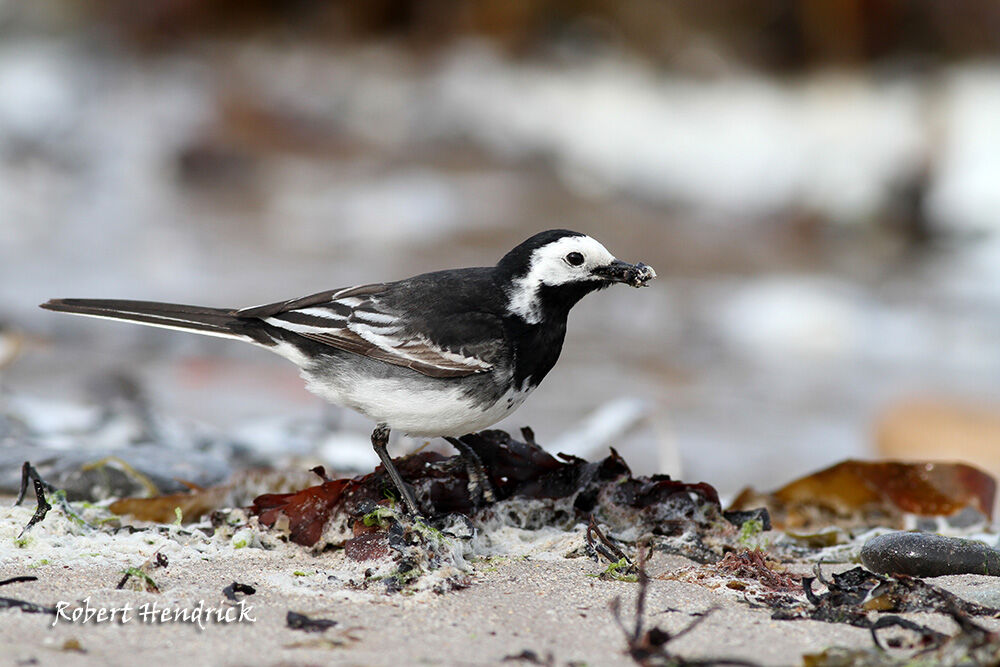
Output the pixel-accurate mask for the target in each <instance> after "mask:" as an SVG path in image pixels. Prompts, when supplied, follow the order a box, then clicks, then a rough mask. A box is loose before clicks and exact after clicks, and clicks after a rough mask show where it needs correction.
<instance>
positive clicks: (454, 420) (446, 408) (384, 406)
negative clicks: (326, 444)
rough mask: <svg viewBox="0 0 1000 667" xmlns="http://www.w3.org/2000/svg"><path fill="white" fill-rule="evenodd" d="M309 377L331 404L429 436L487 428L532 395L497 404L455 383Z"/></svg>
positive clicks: (512, 393)
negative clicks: (473, 396)
mask: <svg viewBox="0 0 1000 667" xmlns="http://www.w3.org/2000/svg"><path fill="white" fill-rule="evenodd" d="M306 380H307V383H306V386H307V387H308V389H309V391H311V392H313V393H314V394H317V395H319V396H321V397H323V398H325V399H326V400H328V401H330V402H331V403H336V404H338V405H343V406H346V407H349V408H352V409H354V410H357V411H358V412H360V413H361V414H363V415H365V416H367V417H369V418H370V419H372V421H375V422H377V423H383V424H386V425H387V426H388V427H389V428H390V429H392V430H394V431H395V430H398V431H402V432H403V433H406V434H408V435H414V436H427V437H432V436H443V435H447V436H461V435H465V434H467V433H475V432H476V431H481V430H483V429H484V428H488V427H490V426H492V425H493V424H496V423H497V422H498V421H500V420H501V419H503V418H504V417H506V416H507V415H509V414H511V413H512V412H514V411H515V410H517V408H519V407H520V406H521V403H523V402H524V399H525V398H527V396H528V394H529V393H531V392H530V390H528V391H523V392H522V391H513V390H511V391H508V392H507V393H506V394H505V395H503V396H502V397H501V398H500V400H498V401H496V402H495V403H494V404H493V405H482V404H477V403H475V402H473V401H471V400H469V398H468V396H466V394H465V392H463V391H462V389H461V388H459V387H454V386H452V387H444V388H441V389H438V388H419V387H417V386H415V385H414V383H413V382H410V381H402V380H397V379H384V378H383V379H372V378H355V379H354V381H353V382H338V383H337V385H338V386H333V385H331V384H330V383H324V382H314V381H313V380H312V379H311V378H309V377H308V376H307V377H306Z"/></svg>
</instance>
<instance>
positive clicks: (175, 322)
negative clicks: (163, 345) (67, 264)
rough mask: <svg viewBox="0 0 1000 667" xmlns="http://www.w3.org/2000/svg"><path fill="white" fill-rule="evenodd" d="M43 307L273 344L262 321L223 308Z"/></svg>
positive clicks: (103, 302)
mask: <svg viewBox="0 0 1000 667" xmlns="http://www.w3.org/2000/svg"><path fill="white" fill-rule="evenodd" d="M41 307H42V308H45V309H46V310H55V311H58V312H62V313H72V314H74V315H87V316H89V317H102V318H107V319H112V320H126V321H128V322H136V323H137V324H146V325H149V326H154V327H163V328H166V329H179V330H181V331H192V332H194V333H200V334H205V335H208V336H220V337H222V338H234V339H236V340H244V341H247V342H250V343H258V344H262V345H273V344H274V341H273V340H272V339H271V338H270V336H268V335H267V334H266V333H265V327H264V325H263V324H262V323H261V322H260V321H259V320H254V319H249V318H248V319H244V318H240V317H237V316H236V315H234V314H233V311H232V310H226V309H224V308H205V307H204V306H184V305H180V304H176V303H159V302H156V301H123V300H120V299H52V300H51V301H47V302H46V303H43V304H41Z"/></svg>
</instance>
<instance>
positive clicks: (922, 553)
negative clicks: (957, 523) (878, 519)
mask: <svg viewBox="0 0 1000 667" xmlns="http://www.w3.org/2000/svg"><path fill="white" fill-rule="evenodd" d="M861 563H862V564H863V565H864V566H865V567H867V568H868V569H869V570H871V571H872V572H878V573H881V574H908V575H911V576H914V577H940V576H944V575H947V574H985V575H989V576H993V577H996V576H1000V551H997V550H996V549H993V548H991V547H989V546H988V545H986V544H983V543H982V542H977V541H975V540H966V539H962V538H958V537H944V536H942V535H935V534H933V533H910V532H899V533H887V534H885V535H879V536H878V537H873V538H872V539H870V540H868V541H867V542H865V545H864V546H863V547H861Z"/></svg>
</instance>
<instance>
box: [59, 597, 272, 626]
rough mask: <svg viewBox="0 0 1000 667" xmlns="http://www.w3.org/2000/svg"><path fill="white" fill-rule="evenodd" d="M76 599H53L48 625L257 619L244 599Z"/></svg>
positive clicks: (242, 620)
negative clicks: (111, 603) (176, 603)
mask: <svg viewBox="0 0 1000 667" xmlns="http://www.w3.org/2000/svg"><path fill="white" fill-rule="evenodd" d="M80 602H82V603H83V605H82V606H77V607H73V608H72V609H71V608H70V606H71V605H72V604H73V603H71V602H57V603H56V616H55V618H54V619H53V620H52V627H55V626H56V625H57V624H59V623H60V622H66V623H76V624H81V625H82V624H85V623H94V624H99V623H132V622H133V621H138V622H139V623H147V624H159V623H191V624H192V625H197V626H198V628H199V629H200V630H204V629H205V626H206V625H208V624H229V623H256V622H257V619H256V618H255V617H254V616H253V615H252V612H253V605H248V604H246V602H245V601H244V600H240V601H239V602H235V603H233V604H231V605H226V606H218V607H212V606H207V605H206V604H205V601H204V600H199V601H198V604H196V605H194V606H193V607H169V606H166V605H161V604H159V603H157V602H143V603H142V604H139V605H136V606H134V607H133V606H132V604H131V603H129V602H126V603H125V604H123V605H122V606H120V607H105V606H100V605H92V604H91V603H90V596H89V595H88V596H87V597H85V598H83V600H81V601H80Z"/></svg>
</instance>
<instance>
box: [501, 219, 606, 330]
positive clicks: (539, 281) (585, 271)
mask: <svg viewBox="0 0 1000 667" xmlns="http://www.w3.org/2000/svg"><path fill="white" fill-rule="evenodd" d="M571 253H579V254H580V255H582V256H583V263H582V264H580V265H579V266H574V265H573V264H572V263H571V262H570V260H569V259H567V257H568V256H569V255H570V254H571ZM614 259H615V256H614V255H612V254H611V253H610V252H608V249H607V248H605V247H604V246H603V245H601V244H600V243H599V242H597V241H596V240H595V239H592V238H590V237H589V236H564V237H563V238H561V239H559V240H557V241H553V242H552V243H549V244H546V245H543V246H542V247H540V248H536V249H535V251H534V252H533V253H531V262H530V263H529V265H528V273H527V274H525V275H524V276H523V277H521V278H518V279H516V280H515V281H514V282H513V285H512V287H511V290H510V291H509V292H508V294H507V296H508V297H509V298H510V303H509V304H508V306H509V308H510V310H511V312H513V313H516V314H517V315H520V316H521V318H522V319H523V320H524V321H525V322H527V323H528V324H537V323H538V322H540V321H541V306H540V304H539V303H538V288H539V287H541V286H542V285H549V286H556V285H565V284H566V283H571V282H576V281H581V280H597V278H595V277H594V276H593V274H592V271H593V270H594V269H595V268H597V267H599V266H607V265H608V264H610V263H611V262H613V261H614Z"/></svg>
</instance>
